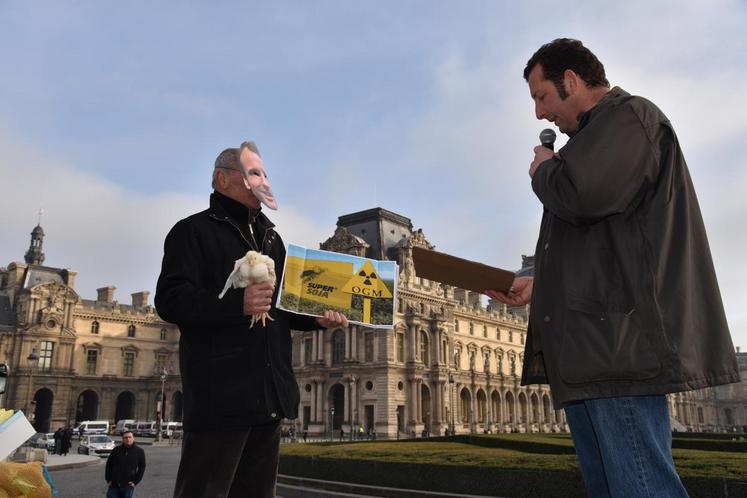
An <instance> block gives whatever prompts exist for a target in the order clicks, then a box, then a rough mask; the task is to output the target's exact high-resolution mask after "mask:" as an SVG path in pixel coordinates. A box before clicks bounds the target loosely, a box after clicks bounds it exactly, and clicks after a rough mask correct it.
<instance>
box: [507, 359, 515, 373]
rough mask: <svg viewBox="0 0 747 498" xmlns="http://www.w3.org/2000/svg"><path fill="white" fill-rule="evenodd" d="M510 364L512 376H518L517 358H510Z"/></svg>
mask: <svg viewBox="0 0 747 498" xmlns="http://www.w3.org/2000/svg"><path fill="white" fill-rule="evenodd" d="M508 364H509V369H510V371H511V375H516V357H515V356H509V357H508Z"/></svg>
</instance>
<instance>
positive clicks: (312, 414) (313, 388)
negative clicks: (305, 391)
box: [306, 380, 317, 422]
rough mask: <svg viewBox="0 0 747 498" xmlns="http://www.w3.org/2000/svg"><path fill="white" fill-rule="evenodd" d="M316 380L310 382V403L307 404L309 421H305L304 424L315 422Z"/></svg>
mask: <svg viewBox="0 0 747 498" xmlns="http://www.w3.org/2000/svg"><path fill="white" fill-rule="evenodd" d="M316 391H317V388H316V380H312V381H311V393H310V394H311V402H310V403H309V417H310V418H311V420H307V421H306V422H316V410H317V403H316Z"/></svg>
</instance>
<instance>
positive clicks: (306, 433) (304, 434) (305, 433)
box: [303, 429, 309, 443]
mask: <svg viewBox="0 0 747 498" xmlns="http://www.w3.org/2000/svg"><path fill="white" fill-rule="evenodd" d="M308 435H309V431H307V430H306V429H304V431H303V442H304V443H305V442H306V437H307V436H308Z"/></svg>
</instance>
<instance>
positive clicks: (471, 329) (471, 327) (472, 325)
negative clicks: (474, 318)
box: [469, 322, 475, 335]
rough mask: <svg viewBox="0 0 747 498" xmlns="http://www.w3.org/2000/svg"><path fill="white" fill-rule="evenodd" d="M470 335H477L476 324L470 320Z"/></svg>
mask: <svg viewBox="0 0 747 498" xmlns="http://www.w3.org/2000/svg"><path fill="white" fill-rule="evenodd" d="M469 335H475V324H474V323H472V322H469Z"/></svg>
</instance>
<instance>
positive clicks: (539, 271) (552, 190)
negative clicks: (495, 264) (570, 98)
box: [522, 88, 739, 407]
mask: <svg viewBox="0 0 747 498" xmlns="http://www.w3.org/2000/svg"><path fill="white" fill-rule="evenodd" d="M558 154H559V156H560V158H553V159H550V160H548V161H545V162H543V163H542V164H540V165H539V167H538V168H537V170H536V172H535V174H534V177H533V179H532V187H533V189H534V191H535V193H536V195H537V197H538V198H539V199H540V201H541V202H542V204H543V206H544V209H545V212H544V216H543V218H542V225H541V228H540V236H539V240H538V242H537V249H536V259H535V280H534V288H533V296H532V303H531V311H530V319H529V333H528V340H527V343H526V349H525V353H524V371H523V375H522V384H529V383H545V382H548V380H549V383H550V385H551V388H552V392H553V397H554V402H555V405H556V407H559V406H562V405H563V404H566V403H567V402H569V401H573V400H580V399H589V398H597V397H609V396H627V395H647V394H664V393H669V392H676V391H684V390H690V389H698V388H702V387H707V386H715V385H718V384H726V383H731V382H738V381H739V373H738V368H737V360H736V355H735V353H734V347H733V345H732V341H731V336H730V334H729V329H728V326H727V322H726V317H725V314H724V309H723V305H722V302H721V295H720V293H719V288H718V283H717V281H716V273H715V271H714V268H713V262H712V260H711V254H710V249H709V246H708V240H707V238H706V232H705V228H704V226H703V220H702V218H701V214H700V208H699V206H698V201H697V198H696V196H695V190H694V189H693V185H692V182H691V180H690V175H689V173H688V169H687V165H686V164H685V159H684V157H683V155H682V151H681V149H680V145H679V143H678V141H677V137H676V135H675V133H674V130H673V129H672V125H671V124H670V122H669V120H668V119H667V118H666V116H664V114H663V113H662V112H661V111H660V110H659V109H658V108H657V107H656V106H655V105H654V104H652V103H651V102H649V101H647V100H645V99H643V98H641V97H635V96H631V95H629V94H628V93H626V92H625V91H623V90H621V89H619V88H614V89H612V91H611V92H609V93H608V94H607V95H606V96H605V97H604V98H603V99H602V100H601V101H600V102H599V103H598V104H597V105H596V106H595V107H593V108H592V109H590V110H589V111H587V112H586V113H584V114H583V115H582V116H581V119H580V122H579V129H578V131H577V132H576V133H575V134H574V135H573V136H572V137H571V138H570V139H569V141H568V143H567V144H566V145H565V146H564V147H563V148H562V149H560V151H559V152H558Z"/></svg>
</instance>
